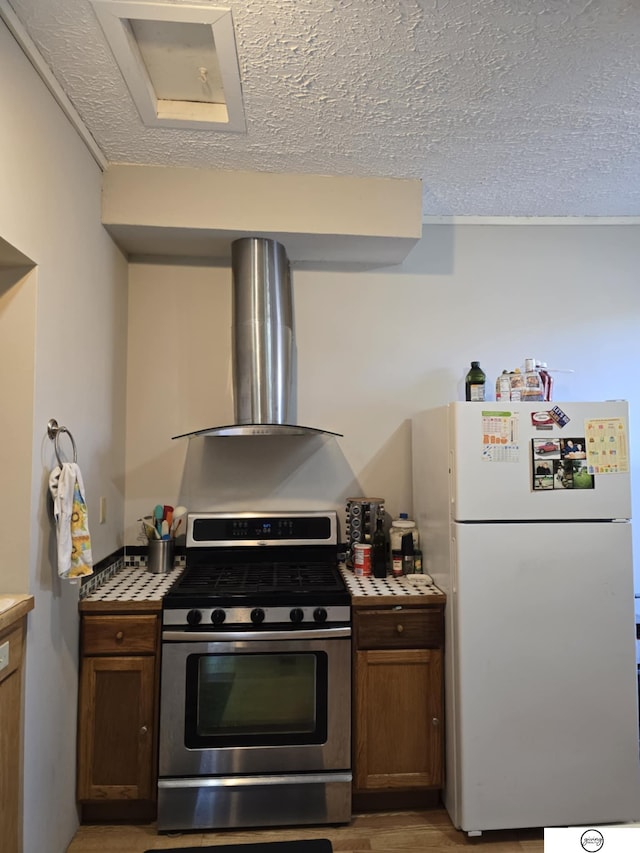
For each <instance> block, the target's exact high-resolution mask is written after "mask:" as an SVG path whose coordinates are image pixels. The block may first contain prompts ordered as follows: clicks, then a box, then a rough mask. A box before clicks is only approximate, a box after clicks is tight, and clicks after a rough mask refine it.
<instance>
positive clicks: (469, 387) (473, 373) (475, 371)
mask: <svg viewBox="0 0 640 853" xmlns="http://www.w3.org/2000/svg"><path fill="white" fill-rule="evenodd" d="M486 381H487V377H486V375H485V372H484V370H483V369H482V368H481V367H480V362H479V361H472V362H471V368H470V370H469V372H468V373H467V375H466V377H465V380H464V387H465V397H466V399H467V400H471V401H472V402H482V401H483V400H484V385H485V382H486Z"/></svg>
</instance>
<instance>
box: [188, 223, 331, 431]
mask: <svg viewBox="0 0 640 853" xmlns="http://www.w3.org/2000/svg"><path fill="white" fill-rule="evenodd" d="M231 271H232V276H233V298H232V314H233V317H232V329H231V337H232V345H233V360H232V368H233V404H234V415H235V423H233V424H227V425H226V426H216V427H209V428H206V429H200V430H195V431H194V432H187V433H183V434H182V435H174V436H173V438H193V437H196V436H211V437H217V436H249V435H307V436H310V435H335V436H340V435H341V433H337V432H331V431H329V430H323V429H317V428H316V427H306V426H298V425H297V424H295V420H296V417H295V413H294V410H293V402H292V393H291V392H292V387H293V372H294V356H295V336H294V328H293V296H292V290H291V271H290V266H289V260H288V258H287V253H286V250H285V248H284V246H283V245H282V244H281V243H278V242H277V241H276V240H268V239H265V238H261V237H243V238H241V239H239V240H234V241H233V243H232V244H231Z"/></svg>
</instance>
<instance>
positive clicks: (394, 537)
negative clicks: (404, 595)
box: [389, 512, 420, 578]
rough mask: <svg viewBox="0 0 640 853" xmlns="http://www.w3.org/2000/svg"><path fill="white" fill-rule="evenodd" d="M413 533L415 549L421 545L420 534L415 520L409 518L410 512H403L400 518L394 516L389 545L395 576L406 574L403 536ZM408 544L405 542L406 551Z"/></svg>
mask: <svg viewBox="0 0 640 853" xmlns="http://www.w3.org/2000/svg"><path fill="white" fill-rule="evenodd" d="M409 532H410V533H411V537H412V540H413V550H414V551H415V549H416V548H418V547H419V545H420V536H419V534H418V528H417V527H416V523H415V521H412V520H411V519H410V518H409V515H408V513H406V512H401V513H400V516H399V518H394V519H393V521H392V523H391V529H390V530H389V546H390V550H391V572H392V574H393V576H394V577H396V578H399V577H402V575H403V574H404V564H403V557H404V556H405V554H403V551H402V537H403V536H404V535H405V533H409ZM406 549H407V545H406V544H405V551H406ZM407 556H408V555H407Z"/></svg>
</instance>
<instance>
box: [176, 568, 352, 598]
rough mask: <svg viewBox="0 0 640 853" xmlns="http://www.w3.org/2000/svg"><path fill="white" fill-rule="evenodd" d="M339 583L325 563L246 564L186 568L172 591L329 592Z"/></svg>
mask: <svg viewBox="0 0 640 853" xmlns="http://www.w3.org/2000/svg"><path fill="white" fill-rule="evenodd" d="M342 589H343V582H342V579H341V577H340V574H339V572H338V570H337V568H336V566H335V565H329V564H327V563H306V564H304V565H299V564H297V563H288V562H277V563H266V564H265V563H259V564H255V563H246V564H236V565H233V566H229V565H224V566H216V565H213V566H197V567H187V568H186V569H185V572H184V574H183V575H182V577H181V578H180V580H179V582H178V584H177V586H176V589H175V592H177V593H187V592H188V593H189V594H196V593H200V594H202V595H203V596H205V597H206V595H208V594H209V595H224V594H234V595H235V594H241V593H272V592H296V591H297V592H325V591H326V592H332V591H335V590H342Z"/></svg>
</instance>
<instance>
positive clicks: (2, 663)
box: [0, 640, 9, 669]
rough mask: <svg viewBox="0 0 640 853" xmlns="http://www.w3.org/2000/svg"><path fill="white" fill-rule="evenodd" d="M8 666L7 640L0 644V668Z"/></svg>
mask: <svg viewBox="0 0 640 853" xmlns="http://www.w3.org/2000/svg"><path fill="white" fill-rule="evenodd" d="M8 666H9V640H7V642H6V643H3V644H2V645H1V646H0V669H6V667H8Z"/></svg>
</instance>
